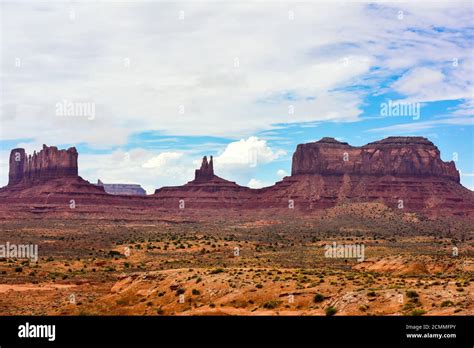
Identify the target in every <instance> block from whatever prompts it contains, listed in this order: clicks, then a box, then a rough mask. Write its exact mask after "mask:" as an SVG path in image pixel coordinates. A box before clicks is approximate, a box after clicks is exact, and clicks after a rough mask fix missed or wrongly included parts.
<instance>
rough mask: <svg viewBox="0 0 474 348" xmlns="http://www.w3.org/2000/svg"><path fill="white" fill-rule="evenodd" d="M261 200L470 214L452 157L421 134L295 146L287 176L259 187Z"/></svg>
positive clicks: (469, 196) (472, 205)
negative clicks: (375, 204) (366, 204)
mask: <svg viewBox="0 0 474 348" xmlns="http://www.w3.org/2000/svg"><path fill="white" fill-rule="evenodd" d="M261 196H262V197H263V198H262V200H264V201H267V202H269V203H270V204H276V205H279V206H282V205H283V203H281V202H282V201H283V200H286V201H288V200H290V199H291V200H293V201H294V205H295V208H296V207H297V206H298V205H299V207H300V208H303V209H317V208H328V207H332V206H335V205H337V204H341V203H350V202H381V203H384V204H385V205H387V206H389V207H392V208H395V209H398V208H399V206H402V207H403V208H402V209H405V211H424V212H426V213H428V214H434V215H437V214H438V213H441V214H442V213H446V214H450V213H452V214H456V215H473V214H474V193H473V192H472V191H470V190H468V189H466V188H465V187H463V186H462V185H461V184H460V183H459V172H458V171H457V170H456V166H455V164H454V162H443V161H442V160H441V158H440V152H439V150H438V148H437V147H436V146H435V145H434V144H433V143H432V142H431V141H429V140H427V139H425V138H422V137H388V138H386V139H383V140H380V141H376V142H373V143H369V144H367V145H364V146H361V147H355V146H351V145H349V144H347V143H344V142H339V141H337V140H335V139H333V138H323V139H321V140H319V141H316V142H313V143H308V144H302V145H298V147H297V149H296V152H295V153H294V155H293V164H292V170H291V176H290V177H286V178H284V179H283V180H282V181H280V182H278V183H276V184H275V185H274V186H272V187H270V188H265V189H262V193H261Z"/></svg>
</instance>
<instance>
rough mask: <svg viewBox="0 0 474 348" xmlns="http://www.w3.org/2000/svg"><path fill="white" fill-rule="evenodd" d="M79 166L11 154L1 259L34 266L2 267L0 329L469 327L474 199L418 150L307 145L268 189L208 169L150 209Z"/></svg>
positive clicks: (416, 146)
mask: <svg viewBox="0 0 474 348" xmlns="http://www.w3.org/2000/svg"><path fill="white" fill-rule="evenodd" d="M78 155H79V154H78V152H77V151H76V149H74V148H70V149H68V150H58V149H57V148H56V147H48V146H46V145H44V146H43V149H42V150H41V151H39V152H38V153H36V152H35V153H34V154H33V155H27V154H26V153H25V150H23V149H13V150H12V151H11V155H10V172H9V184H8V185H7V186H6V187H4V188H2V189H0V225H1V234H0V244H6V243H9V245H36V246H37V247H38V255H37V259H31V258H30V259H28V258H21V257H2V258H0V275H1V276H0V293H1V296H0V314H1V315H151V316H155V315H243V316H247V315H317V316H324V315H328V316H330V315H361V316H367V315H415V316H416V315H472V314H473V313H474V303H473V299H472V295H473V284H472V282H473V281H474V242H473V236H474V234H473V233H474V193H473V192H472V191H470V190H468V189H466V188H464V187H463V186H462V185H461V184H460V183H459V173H458V171H457V169H456V166H455V164H454V162H443V161H442V160H441V159H440V153H439V150H438V149H437V147H436V146H435V145H434V144H433V143H432V142H431V141H429V140H428V139H426V138H422V137H389V138H385V139H383V140H380V141H377V142H373V143H370V144H367V145H364V146H361V147H354V146H351V145H349V144H347V143H344V142H339V141H337V140H335V139H333V138H323V139H321V140H319V141H316V142H312V143H307V144H301V145H298V147H297V148H296V151H295V153H294V154H293V163H292V169H291V175H290V176H287V177H285V178H284V179H283V180H282V181H280V182H278V183H276V184H275V185H273V186H269V187H264V188H261V189H250V188H248V187H244V186H240V185H237V184H236V183H234V182H231V181H227V180H225V179H223V178H220V177H219V176H217V175H216V174H215V173H214V168H213V160H212V158H210V159H208V158H207V157H205V158H204V159H203V161H202V165H201V168H199V169H197V170H196V172H195V179H194V180H193V181H190V182H189V183H187V184H185V185H183V186H175V187H162V188H158V189H157V190H156V191H155V193H154V194H151V195H147V196H135V195H112V194H108V193H106V192H105V191H104V188H103V187H101V186H99V185H94V184H91V183H89V182H88V181H86V180H84V179H82V178H81V177H80V176H79V175H78V166H77V158H78ZM337 246H342V249H343V250H341V249H337ZM344 246H349V249H350V248H351V247H352V248H354V249H352V250H353V251H354V252H355V251H357V252H358V253H357V254H355V253H354V254H347V253H346V252H345V251H347V250H349V249H347V250H344ZM332 247H334V250H332V249H331V248H332ZM328 250H329V252H328ZM338 250H339V251H341V253H339V252H338ZM333 251H334V252H333Z"/></svg>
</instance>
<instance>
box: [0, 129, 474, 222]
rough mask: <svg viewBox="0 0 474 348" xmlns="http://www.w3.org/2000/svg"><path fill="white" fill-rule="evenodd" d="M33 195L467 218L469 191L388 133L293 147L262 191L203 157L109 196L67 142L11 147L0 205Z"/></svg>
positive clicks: (106, 205) (431, 150) (416, 140)
mask: <svg viewBox="0 0 474 348" xmlns="http://www.w3.org/2000/svg"><path fill="white" fill-rule="evenodd" d="M35 197H39V198H38V199H37V200H38V201H42V202H48V204H49V203H51V202H53V201H55V202H61V204H64V202H66V203H67V202H69V201H70V199H71V197H75V198H77V199H79V198H80V203H81V204H84V205H89V206H90V210H91V211H97V210H98V209H99V210H100V209H103V210H104V211H108V209H110V207H112V206H114V207H123V208H124V209H128V208H130V209H132V208H137V207H143V208H144V209H147V211H149V212H150V213H151V212H153V211H154V209H157V208H158V209H160V208H164V209H172V210H174V209H181V207H186V208H210V209H259V210H260V209H263V210H266V209H280V211H281V209H285V211H286V212H288V209H294V211H311V210H318V209H325V208H331V207H334V206H339V205H341V206H346V205H347V204H351V203H356V204H360V203H372V202H376V203H380V204H383V205H385V206H387V207H389V208H392V209H394V210H400V211H402V212H410V211H416V212H422V213H425V214H426V215H457V216H470V217H474V192H472V191H470V190H468V189H466V188H465V187H463V186H462V185H461V184H460V183H459V172H458V171H457V170H456V167H455V164H454V162H444V161H442V160H441V158H440V152H439V150H438V148H437V147H436V146H435V145H434V144H433V143H432V142H430V141H429V140H427V139H425V138H421V137H389V138H386V139H383V140H380V141H376V142H373V143H369V144H367V145H364V146H360V147H355V146H351V145H349V144H347V143H343V142H339V141H337V140H335V139H333V138H323V139H321V140H319V141H317V142H314V143H309V144H302V145H298V147H297V149H296V152H295V153H294V155H293V163H292V175H291V176H288V177H285V178H284V179H283V180H282V181H280V182H277V183H276V184H275V185H273V186H270V187H265V188H262V189H250V188H248V187H244V186H240V185H238V184H236V183H235V182H232V181H228V180H225V179H223V178H220V177H219V176H217V175H216V174H215V173H214V163H213V158H212V157H211V158H210V160H209V161H208V157H204V158H203V160H202V164H201V167H200V168H199V169H197V170H196V171H195V178H194V180H192V181H189V182H188V183H186V184H184V185H182V186H172V187H162V188H159V189H157V190H156V191H155V193H154V194H153V195H149V196H133V195H129V196H126V195H116V196H114V195H109V194H107V193H106V192H104V190H103V187H101V186H97V185H92V184H90V183H89V182H87V181H85V180H83V179H82V178H81V177H79V176H78V175H77V151H76V150H75V149H74V148H71V149H68V150H58V149H57V148H56V147H47V146H44V147H43V150H42V151H40V152H39V153H37V154H36V153H35V154H33V155H32V156H26V154H25V151H24V150H23V149H14V150H12V153H11V155H10V175H9V184H8V186H6V187H5V188H2V189H0V204H1V203H2V202H4V203H6V204H8V202H15V203H21V202H23V201H24V200H28V202H33V201H35V199H36V198H35ZM101 207H103V208H101ZM117 209H118V208H117ZM402 209H403V210H402Z"/></svg>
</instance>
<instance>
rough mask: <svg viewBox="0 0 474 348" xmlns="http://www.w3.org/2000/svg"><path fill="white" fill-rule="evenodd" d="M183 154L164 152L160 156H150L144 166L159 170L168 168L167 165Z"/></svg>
mask: <svg viewBox="0 0 474 348" xmlns="http://www.w3.org/2000/svg"><path fill="white" fill-rule="evenodd" d="M182 156H183V154H182V153H180V152H163V153H160V154H159V155H158V156H156V157H153V158H150V159H149V160H148V161H146V162H145V163H144V164H143V166H142V167H143V168H154V169H157V170H162V169H166V166H168V165H169V164H170V162H173V161H174V160H176V159H179V158H181V157H182Z"/></svg>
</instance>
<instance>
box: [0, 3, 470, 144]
mask: <svg viewBox="0 0 474 348" xmlns="http://www.w3.org/2000/svg"><path fill="white" fill-rule="evenodd" d="M71 9H72V10H74V11H75V19H74V20H70V18H69V15H70V11H71ZM2 10H3V12H4V13H5V16H4V17H3V23H2V34H3V35H2V51H3V52H4V53H5V55H4V57H3V60H2V61H3V62H2V67H1V68H2V81H3V86H4V90H3V91H2V92H3V97H4V98H3V100H4V102H3V104H2V128H3V129H2V131H1V132H2V139H20V138H35V141H38V142H40V143H42V142H46V143H50V144H51V143H76V144H77V143H87V144H90V145H92V146H95V147H108V146H112V145H123V144H125V143H126V142H127V137H128V136H129V135H130V134H132V133H137V132H141V131H146V130H151V129H154V130H161V131H163V132H164V133H167V134H176V135H218V136H227V137H246V136H249V135H252V134H255V133H256V132H257V131H259V130H262V129H269V128H271V127H272V125H274V124H278V123H296V122H311V121H324V120H326V121H327V120H337V121H356V120H358V117H359V116H360V114H361V105H362V104H363V101H364V98H365V96H366V94H367V92H366V91H368V90H370V91H372V92H376V91H377V89H378V88H380V87H379V86H380V85H379V81H380V79H384V78H386V77H387V76H390V74H393V73H399V72H401V71H400V70H401V69H410V71H411V72H408V74H411V75H407V77H405V79H408V77H409V76H412V81H411V83H409V82H410V81H405V82H406V83H402V82H403V81H399V88H400V89H401V91H405V92H406V93H410V94H411V95H412V96H416V97H424V98H427V99H432V100H434V99H439V100H442V99H443V98H446V96H448V97H450V98H453V97H458V96H464V97H465V96H466V93H467V92H466V87H467V86H469V76H472V70H469V69H472V68H469V64H468V63H469V59H470V53H469V49H467V48H466V47H468V45H469V41H468V40H469V38H464V37H463V36H462V35H461V36H460V35H459V33H458V32H457V31H456V30H459V29H462V28H463V27H465V26H467V25H468V24H469V23H470V19H471V18H470V13H471V12H470V4H469V3H459V4H457V3H456V4H455V5H454V4H453V3H451V2H445V3H441V4H439V3H424V4H418V3H417V4H411V3H400V4H398V3H397V4H390V3H378V4H377V5H368V4H366V3H363V2H360V3H359V2H355V3H348V4H345V5H344V6H342V5H338V4H332V3H331V4H329V3H325V2H313V3H295V4H291V3H288V4H287V3H284V4H276V3H270V2H252V3H241V2H240V3H214V2H212V3H207V2H176V3H163V2H156V3H154V2H139V3H128V2H126V3H122V2H101V3H91V2H84V3H83V2H79V3H74V4H72V5H71V4H68V3H62V2H55V3H44V4H41V6H33V5H31V4H30V3H28V2H27V3H19V4H17V3H5V4H3V7H2ZM290 10H291V11H292V13H293V14H294V19H293V20H291V19H290V18H289V11H290ZM400 10H403V11H404V18H403V20H400V19H398V18H397V16H398V13H399V11H400ZM180 11H184V19H182V20H180V18H179V14H180ZM103 13H107V14H108V16H107V17H104V16H103ZM18 18H21V19H22V20H21V21H20V20H18ZM438 27H440V28H449V29H450V30H446V31H444V32H434V29H433V28H438ZM413 28H415V29H416V30H413ZM117 31H120V33H121V34H120V35H116V33H117ZM295 38H297V39H295ZM52 47H54V49H52ZM16 58H19V59H20V60H21V66H19V67H16V66H15V59H16ZM453 58H456V59H458V61H459V65H458V66H457V67H456V68H455V69H450V68H449V66H450V63H451V61H452V59H453ZM424 64H431V66H433V67H431V68H429V69H432V70H433V71H439V74H438V75H435V74H434V73H433V72H431V74H430V76H431V78H432V79H433V78H435V79H436V78H439V77H440V76H441V75H440V74H444V76H445V77H446V79H447V80H448V81H451V82H450V83H449V86H448V87H443V88H440V87H439V83H435V86H432V87H430V88H429V89H433V91H432V92H430V93H425V94H426V95H424V94H420V93H418V92H419V91H417V90H416V88H415V87H416V85H417V86H419V87H420V89H425V87H426V83H428V82H429V80H426V78H427V77H428V75H426V76H425V77H423V76H420V70H419V69H425V68H423V67H422V66H423V65H424ZM443 66H444V67H445V68H444V69H443V68H442V67H443ZM420 67H421V68H420ZM374 68H376V69H374ZM417 69H418V70H417ZM447 69H448V70H449V69H450V70H449V71H446V70H447ZM417 72H418V75H413V74H415V73H417ZM421 72H423V70H421ZM425 72H426V70H425ZM416 76H418V77H420V79H415V77H416ZM413 79H414V80H413ZM446 79H444V80H446ZM430 81H432V80H430ZM421 82H425V83H424V84H422V83H421ZM407 83H409V84H408V85H407ZM440 83H441V82H440ZM441 84H442V83H441ZM357 85H363V86H368V87H371V88H369V89H366V90H365V91H363V90H362V89H350V87H353V86H357ZM44 91H48V93H44ZM288 93H290V94H291V95H293V96H294V97H291V98H288ZM64 99H67V100H71V101H74V100H85V101H88V102H91V103H94V104H95V106H96V117H95V118H94V120H87V119H85V118H79V117H72V118H71V117H69V118H68V117H63V118H60V117H58V116H55V115H54V105H55V104H56V103H57V102H58V101H61V100H64ZM290 106H291V107H293V109H294V112H293V113H289V107H290Z"/></svg>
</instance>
